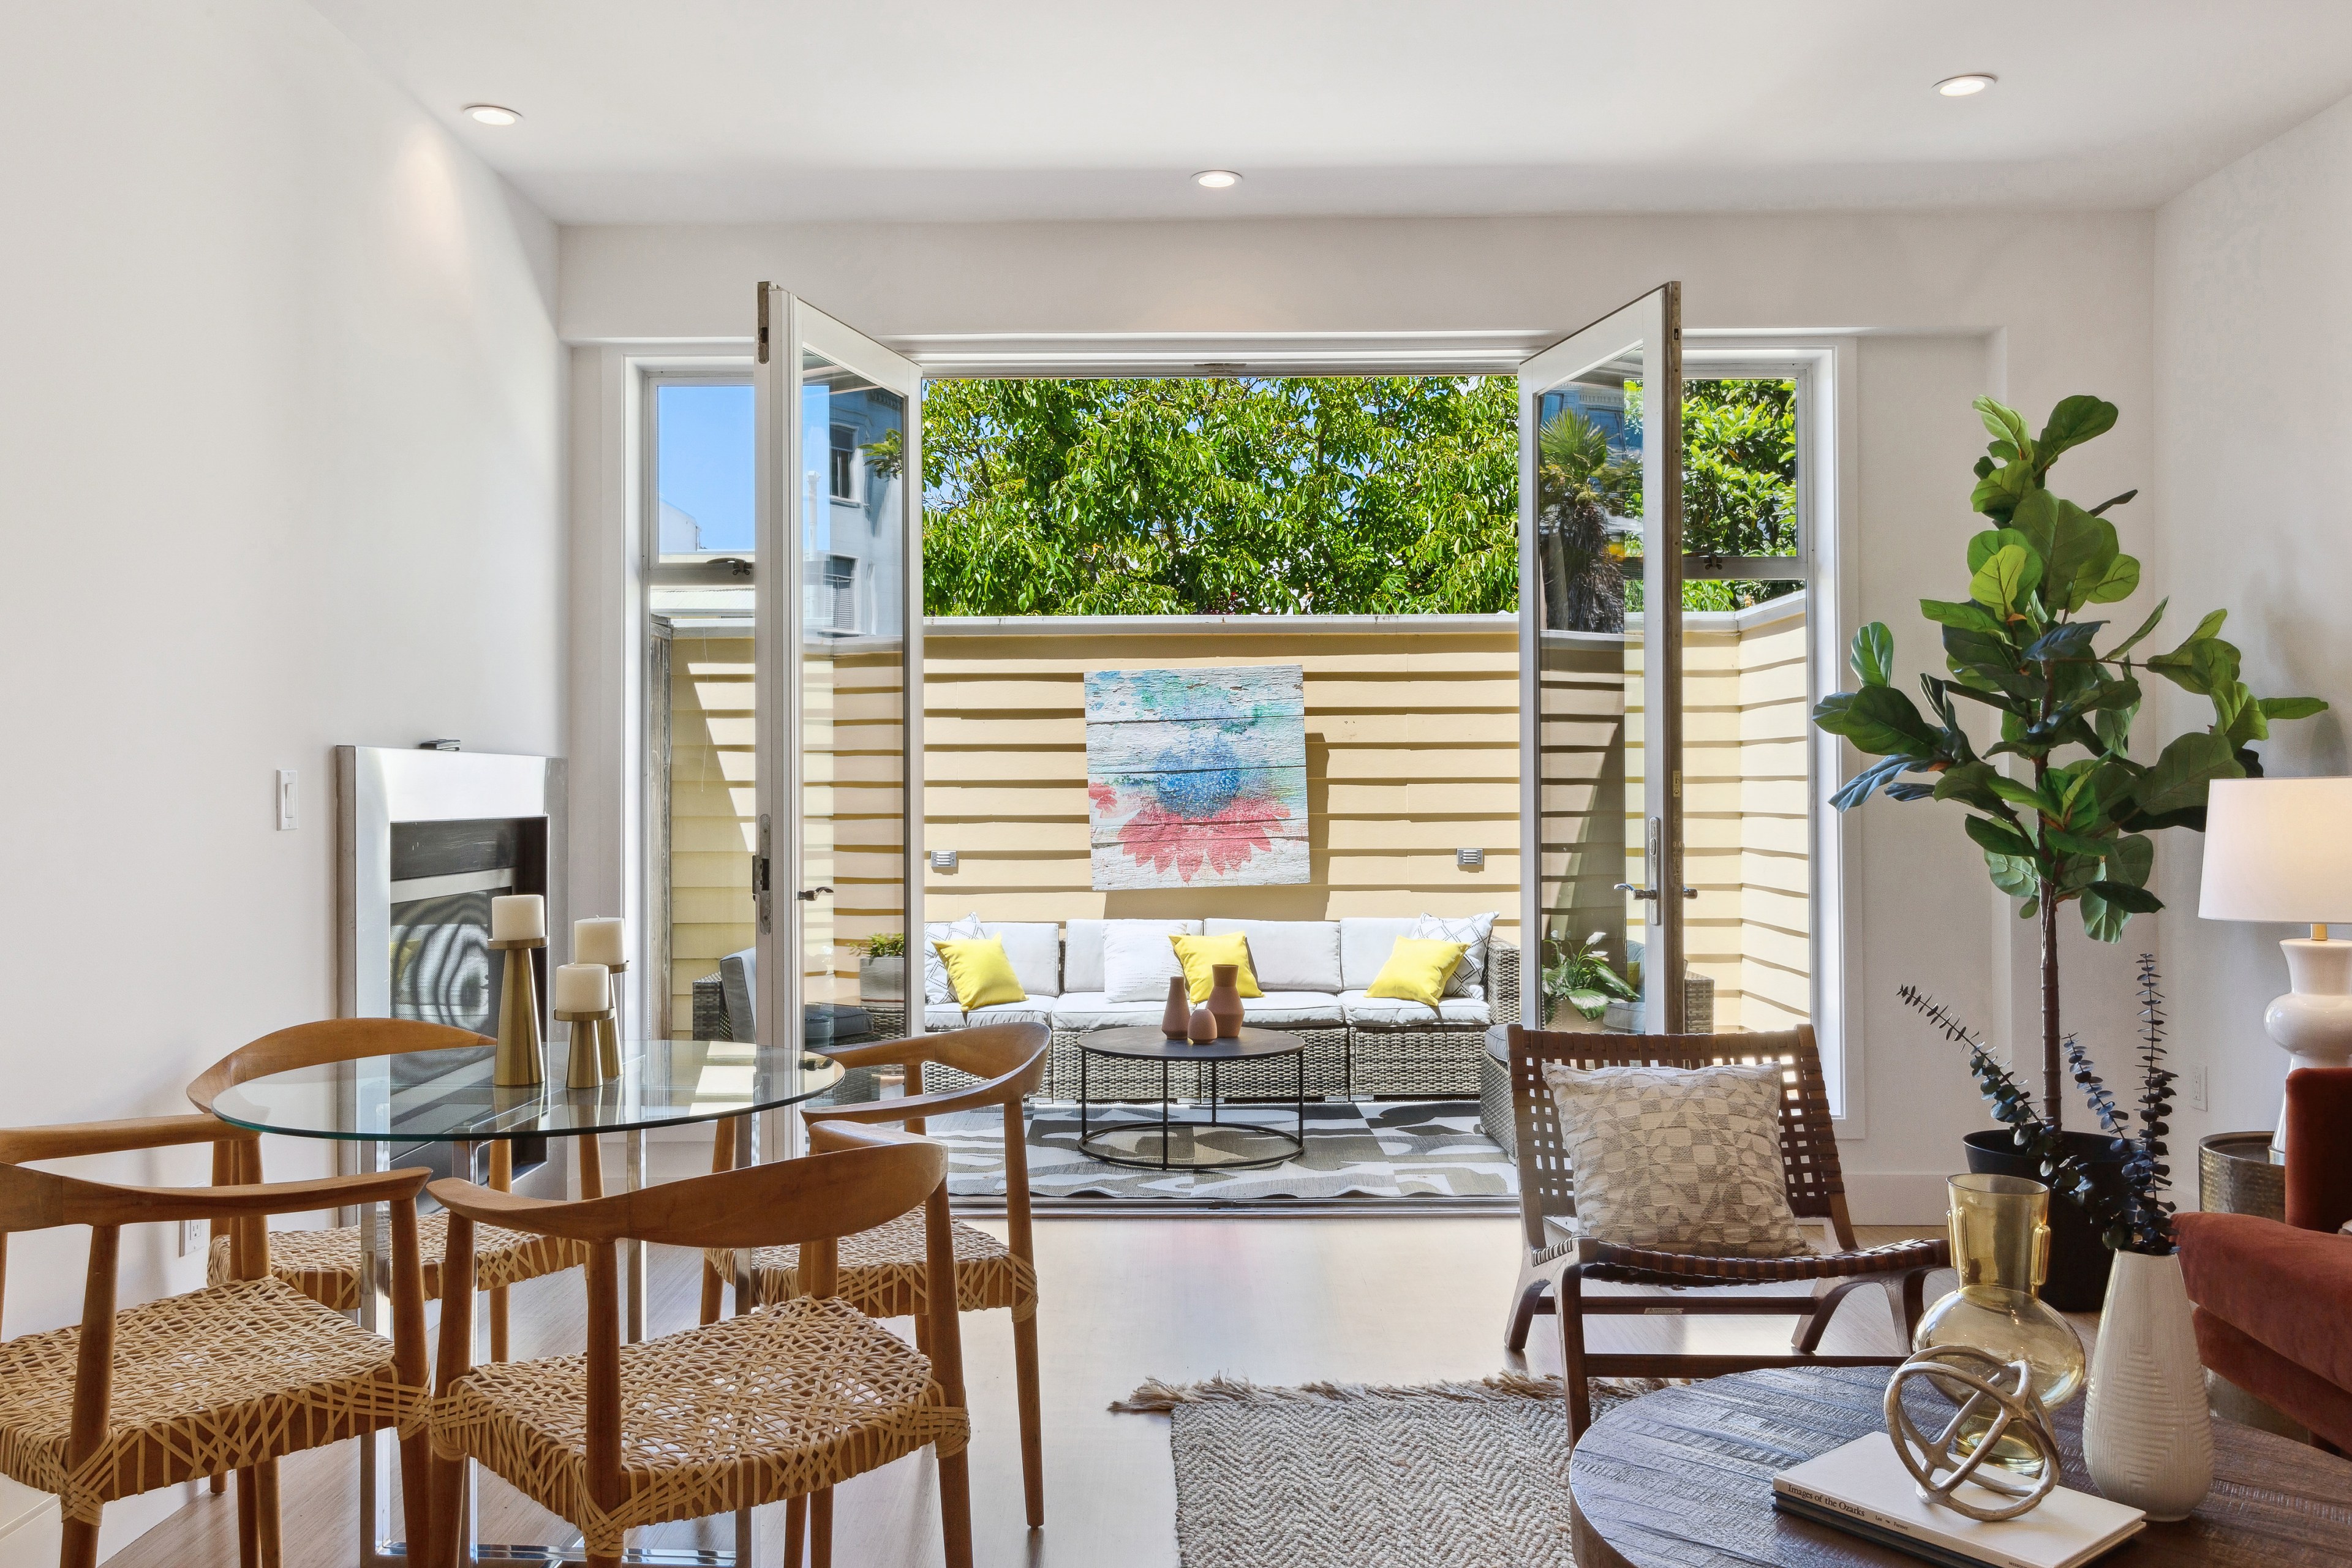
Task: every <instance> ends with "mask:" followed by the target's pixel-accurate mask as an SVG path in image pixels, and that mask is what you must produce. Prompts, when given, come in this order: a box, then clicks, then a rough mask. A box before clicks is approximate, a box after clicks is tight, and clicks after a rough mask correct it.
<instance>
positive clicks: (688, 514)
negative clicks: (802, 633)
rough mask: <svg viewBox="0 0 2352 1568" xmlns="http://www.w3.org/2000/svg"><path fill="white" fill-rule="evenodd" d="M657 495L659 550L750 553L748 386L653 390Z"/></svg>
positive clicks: (669, 385) (677, 385)
mask: <svg viewBox="0 0 2352 1568" xmlns="http://www.w3.org/2000/svg"><path fill="white" fill-rule="evenodd" d="M654 397H655V403H656V407H655V414H654V420H655V429H656V431H657V432H658V439H657V441H656V446H655V454H654V465H655V467H654V485H655V494H656V496H657V497H658V498H659V501H660V507H661V525H660V526H661V542H660V551H661V553H662V554H664V555H749V554H751V545H752V532H751V486H752V446H751V386H750V384H748V383H747V384H741V385H723V384H722V385H712V384H702V383H685V384H680V383H665V384H661V385H659V386H657V387H656V389H655V393H654Z"/></svg>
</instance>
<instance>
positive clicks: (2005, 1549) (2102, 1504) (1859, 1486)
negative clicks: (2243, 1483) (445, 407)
mask: <svg viewBox="0 0 2352 1568" xmlns="http://www.w3.org/2000/svg"><path fill="white" fill-rule="evenodd" d="M1959 1495H1960V1496H1962V1497H1963V1498H1969V1499H1971V1500H1973V1501H1975V1502H1977V1503H1979V1504H1980V1505H1983V1506H1987V1507H1998V1506H2000V1505H2001V1504H2004V1503H2007V1502H2011V1501H2013V1499H2010V1498H2005V1497H2003V1496H2001V1494H2000V1493H1999V1492H1995V1491H1991V1490H1990V1489H1986V1488H1982V1487H1979V1486H1977V1485H1976V1484H1975V1483H1974V1482H1963V1483H1962V1489H1961V1492H1960V1494H1959ZM1772 1506H1773V1507H1774V1508H1776V1509H1779V1510H1781V1511H1782V1512H1784V1513H1790V1514H1795V1515H1797V1516H1798V1517H1800V1518H1803V1519H1810V1520H1812V1521H1814V1522H1816V1523H1819V1524H1826V1525H1831V1526H1833V1527H1834V1528H1836V1529H1839V1530H1843V1531H1848V1532H1850V1533H1852V1534H1854V1535H1859V1536H1861V1537H1863V1538H1864V1539H1865V1540H1868V1541H1874V1542H1877V1543H1878V1544H1879V1545H1881V1546H1886V1547H1891V1548H1893V1549H1894V1550H1895V1551H1897V1552H1909V1553H1910V1554H1912V1555H1913V1556H1915V1557H1921V1558H1925V1559H1926V1560H1927V1561H1928V1562H1930V1563H1945V1564H1947V1565H1948V1568H1978V1565H1979V1564H1982V1563H1990V1564H1993V1568H2077V1565H2078V1564H2081V1563H2088V1562H2089V1561H2090V1560H2091V1559H2093V1558H2094V1557H2096V1556H2098V1555H2100V1554H2101V1553H2102V1552H2108V1551H2111V1550H2113V1549H2114V1548H2115V1547H2116V1546H2118V1545H2120V1544H2121V1543H2123V1542H2126V1541H2128V1540H2130V1539H2131V1538H2132V1537H2133V1536H2135V1535H2137V1534H2138V1533H2139V1531H2140V1530H2141V1528H2142V1527H2143V1526H2144V1525H2146V1524H2147V1514H2146V1513H2144V1512H2142V1511H2141V1510H2138V1509H2136V1508H2126V1507H2125V1506H2124V1505H2123V1504H2121V1503H2116V1502H2109V1501H2108V1500H2106V1499H2105V1498H2103V1497H2094V1496H2092V1495H2091V1494H2090V1493H2089V1492H2078V1491H2071V1490H2069V1489H2066V1488H2064V1487H2058V1488H2055V1489H2053V1490H2052V1491H2051V1493H2050V1495H2049V1496H2047V1497H2045V1498H2043V1499H2042V1501H2041V1503H2040V1504H2039V1505H2038V1506H2036V1507H2035V1508H2033V1509H2032V1510H2030V1511H2028V1512H2025V1513H2021V1514H2020V1515H2018V1516H2017V1517H2016V1518H2015V1519H2000V1520H1981V1519H1970V1518H1969V1516H1968V1515H1966V1514H1964V1513H1961V1512H1959V1511H1958V1510H1954V1509H1948V1508H1943V1507H1939V1506H1937V1504H1934V1503H1930V1502H1929V1501H1927V1500H1926V1499H1925V1498H1923V1497H1921V1496H1920V1495H1919V1489H1918V1483H1917V1482H1916V1481H1914V1480H1913V1479H1911V1472H1910V1471H1909V1470H1907V1469H1906V1468H1904V1465H1903V1459H1902V1456H1900V1455H1898V1454H1897V1453H1895V1440H1894V1439H1893V1438H1892V1437H1889V1436H1887V1435H1886V1434H1885V1433H1884V1432H1873V1433H1871V1434H1869V1435H1868V1436H1862V1437H1856V1438H1855V1439H1854V1440H1853V1442H1851V1443H1845V1444H1841V1445H1840V1446H1839V1447H1834V1448H1832V1449H1831V1450H1830V1451H1829V1452H1828V1453H1826V1454H1822V1455H1818V1456H1816V1457H1815V1458H1810V1459H1807V1460H1806V1461H1805V1462H1804V1463H1803V1464H1801V1465H1794V1466H1791V1467H1790V1468H1788V1469H1785V1470H1783V1471H1781V1472H1780V1474H1779V1475H1777V1476H1775V1477H1774V1478H1773V1479H1772Z"/></svg>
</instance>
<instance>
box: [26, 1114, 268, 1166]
mask: <svg viewBox="0 0 2352 1568" xmlns="http://www.w3.org/2000/svg"><path fill="white" fill-rule="evenodd" d="M259 1136H261V1135H260V1134H259V1133H257V1132H256V1131H253V1130H252V1129H251V1128H249V1127H232V1126H231V1125H229V1124H228V1123H227V1122H226V1121H221V1120H220V1119H219V1118H218V1117H215V1116H203V1115H198V1114H197V1113H195V1112H194V1111H190V1112H188V1113H187V1114H186V1115H184V1116H142V1117H137V1118H134V1119H132V1120H131V1121H67V1122H60V1123H58V1124H56V1125H54V1126H48V1127H10V1128H6V1129H5V1130H0V1165H21V1164H24V1163H26V1162H27V1161H32V1160H68V1159H72V1158H74V1157H75V1156H77V1155H81V1154H120V1153H124V1152H129V1151H131V1150H133V1149H168V1148H171V1147H173V1145H175V1144H181V1143H217V1142H221V1141H222V1140H224V1139H231V1138H236V1139H254V1138H258V1137H259Z"/></svg>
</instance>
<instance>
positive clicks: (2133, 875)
mask: <svg viewBox="0 0 2352 1568" xmlns="http://www.w3.org/2000/svg"><path fill="white" fill-rule="evenodd" d="M2155 868H2156V840H2155V839H2153V838H2150V837H2148V836H2147V834H2145V833H2126V834H2124V835H2122V836H2121V837H2117V838H2116V840H2115V842H2114V843H2112V844H2110V845H2109V846H2108V847H2107V864H2106V873H2107V880H2108V881H2110V882H2126V883H2129V884H2130V885H2131V886H2133V887H2135V888H2145V887H2147V879H2148V873H2149V872H2151V871H2153V870H2154V869H2155Z"/></svg>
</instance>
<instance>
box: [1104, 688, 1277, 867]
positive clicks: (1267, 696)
mask: <svg viewBox="0 0 2352 1568" xmlns="http://www.w3.org/2000/svg"><path fill="white" fill-rule="evenodd" d="M1086 715H1087V839H1088V846H1089V849H1090V852H1091V858H1092V860H1093V865H1094V885H1095V887H1096V888H1097V889H1100V890H1115V889H1129V888H1249V887H1271V886H1275V885H1277V884H1282V883H1297V882H1305V881H1307V880H1309V879H1310V876H1311V872H1310V868H1309V859H1310V857H1309V855H1308V852H1307V695H1306V671H1305V668H1304V667H1303V666H1300V665H1296V664H1264V665H1242V666H1230V667H1226V668H1196V669H1104V670H1090V671H1088V672H1087V678H1086Z"/></svg>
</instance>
